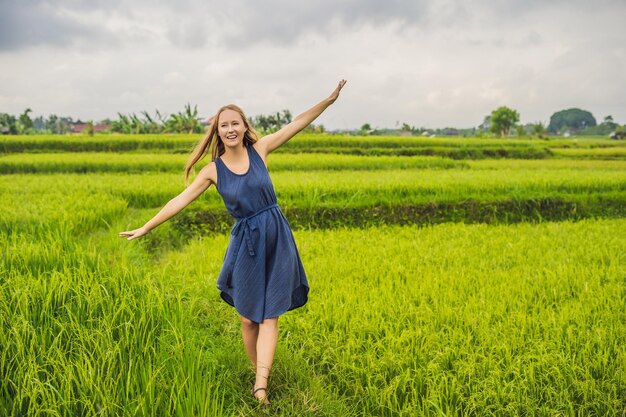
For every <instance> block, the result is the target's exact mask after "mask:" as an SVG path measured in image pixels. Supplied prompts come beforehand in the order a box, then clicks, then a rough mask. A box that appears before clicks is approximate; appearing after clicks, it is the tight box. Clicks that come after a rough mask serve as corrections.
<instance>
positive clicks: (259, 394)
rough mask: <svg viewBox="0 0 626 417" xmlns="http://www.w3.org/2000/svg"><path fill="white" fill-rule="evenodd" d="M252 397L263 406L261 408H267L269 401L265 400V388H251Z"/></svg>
mask: <svg viewBox="0 0 626 417" xmlns="http://www.w3.org/2000/svg"><path fill="white" fill-rule="evenodd" d="M252 395H253V396H254V398H256V399H257V401H258V402H259V404H261V406H263V408H267V407H268V406H269V405H270V401H269V400H268V399H267V388H266V387H259V388H256V387H252Z"/></svg>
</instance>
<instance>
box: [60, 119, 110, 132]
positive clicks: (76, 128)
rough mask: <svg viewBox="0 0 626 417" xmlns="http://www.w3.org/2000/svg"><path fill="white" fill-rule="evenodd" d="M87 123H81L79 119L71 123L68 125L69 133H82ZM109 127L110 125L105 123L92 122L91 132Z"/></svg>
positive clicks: (101, 130) (108, 128)
mask: <svg viewBox="0 0 626 417" xmlns="http://www.w3.org/2000/svg"><path fill="white" fill-rule="evenodd" d="M87 125H88V123H83V122H81V121H80V120H79V121H77V122H75V123H72V124H71V125H70V133H79V134H80V133H83V131H84V130H85V129H86V128H87ZM110 129H111V125H105V124H94V125H93V132H94V133H97V132H103V131H105V130H110Z"/></svg>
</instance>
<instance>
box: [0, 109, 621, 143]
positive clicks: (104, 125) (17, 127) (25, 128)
mask: <svg viewBox="0 0 626 417" xmlns="http://www.w3.org/2000/svg"><path fill="white" fill-rule="evenodd" d="M31 113H32V110H31V109H30V108H27V109H26V110H24V112H23V113H22V114H20V115H19V116H13V115H10V114H8V113H0V133H1V134H10V135H27V134H66V133H70V132H72V131H73V128H74V126H76V125H77V124H80V125H81V132H82V133H84V134H94V132H95V130H98V131H103V132H112V133H125V134H146V133H189V134H193V133H202V132H203V131H204V130H205V128H206V125H207V122H206V120H203V118H200V117H198V108H197V106H193V108H192V107H191V105H190V104H187V105H185V108H184V109H183V111H180V112H177V113H173V114H171V115H166V116H164V115H163V114H162V113H161V112H159V111H158V110H156V111H155V113H154V115H150V114H149V113H148V112H147V111H142V112H141V113H140V114H139V115H137V114H135V113H131V114H127V115H125V114H121V113H118V114H117V115H118V118H117V120H110V119H104V120H102V121H100V122H98V123H97V124H94V122H93V121H88V122H87V123H83V122H80V121H79V120H76V121H74V120H73V119H72V118H71V117H59V116H57V115H55V114H52V115H50V116H49V117H47V118H45V117H43V116H38V117H36V118H31V116H30V114H31ZM519 120H520V114H519V112H518V111H517V110H514V109H511V108H509V107H506V106H501V107H499V108H497V109H495V110H493V111H492V112H491V114H489V115H487V116H485V119H484V120H483V123H482V124H481V125H479V126H478V127H477V128H470V129H458V128H443V129H426V128H423V127H421V128H416V127H415V126H411V125H409V124H408V123H403V124H402V127H401V128H400V129H385V128H383V129H381V128H372V127H371V125H370V124H369V123H365V124H363V126H361V128H360V129H358V130H355V131H351V132H349V133H352V134H358V135H390V134H391V135H393V134H397V133H398V132H400V133H403V132H404V133H405V134H409V135H442V136H459V135H462V136H484V135H485V134H488V133H491V134H494V135H496V136H500V137H504V136H511V135H512V134H515V135H517V136H531V137H538V138H544V137H546V136H547V135H548V134H551V135H561V134H566V135H567V134H568V133H569V134H580V135H612V137H615V138H624V137H625V136H626V125H625V126H621V125H619V124H617V123H615V121H614V120H613V117H612V116H610V115H609V116H606V117H605V118H604V121H603V122H602V123H600V124H598V123H597V121H596V119H595V117H594V116H593V115H592V114H591V112H589V111H586V110H581V109H578V108H571V109H566V110H561V111H558V112H556V113H554V114H553V115H552V116H551V117H550V122H549V124H548V125H546V124H544V123H543V122H535V123H529V124H526V125H522V124H519ZM291 121H292V114H291V112H290V111H289V110H287V109H285V110H282V111H279V112H275V113H272V114H269V115H263V114H261V115H257V116H254V117H251V118H250V122H251V123H252V125H253V126H254V128H255V129H256V130H257V131H259V132H260V133H261V134H268V133H272V132H275V131H277V130H279V129H280V128H281V127H283V126H285V125H286V124H288V123H291ZM304 131H305V132H315V133H324V132H325V131H326V129H325V128H324V125H321V124H320V125H314V124H311V125H309V126H308V127H307V128H306V129H305V130H304Z"/></svg>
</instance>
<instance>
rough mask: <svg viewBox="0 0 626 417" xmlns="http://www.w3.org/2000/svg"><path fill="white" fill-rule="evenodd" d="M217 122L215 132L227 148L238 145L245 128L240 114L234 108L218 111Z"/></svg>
mask: <svg viewBox="0 0 626 417" xmlns="http://www.w3.org/2000/svg"><path fill="white" fill-rule="evenodd" d="M217 123H218V124H217V133H218V135H219V137H220V138H221V139H222V143H224V146H226V147H229V148H230V147H236V146H239V144H240V143H241V142H242V141H243V136H244V134H245V133H246V130H247V129H246V125H245V124H244V122H243V119H242V118H241V115H240V114H239V113H237V112H236V111H234V110H230V109H226V110H224V111H223V112H221V113H220V116H219V120H218V122H217Z"/></svg>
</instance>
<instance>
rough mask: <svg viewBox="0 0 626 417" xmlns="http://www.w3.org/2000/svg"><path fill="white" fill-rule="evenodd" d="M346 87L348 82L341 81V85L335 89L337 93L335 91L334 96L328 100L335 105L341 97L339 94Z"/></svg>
mask: <svg viewBox="0 0 626 417" xmlns="http://www.w3.org/2000/svg"><path fill="white" fill-rule="evenodd" d="M344 85H346V80H341V81H339V85H338V86H337V88H335V91H333V92H332V94H331V95H330V96H329V97H328V100H329V101H330V102H331V103H334V102H335V100H337V98H338V97H339V92H340V91H341V89H342V88H343V86H344Z"/></svg>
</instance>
